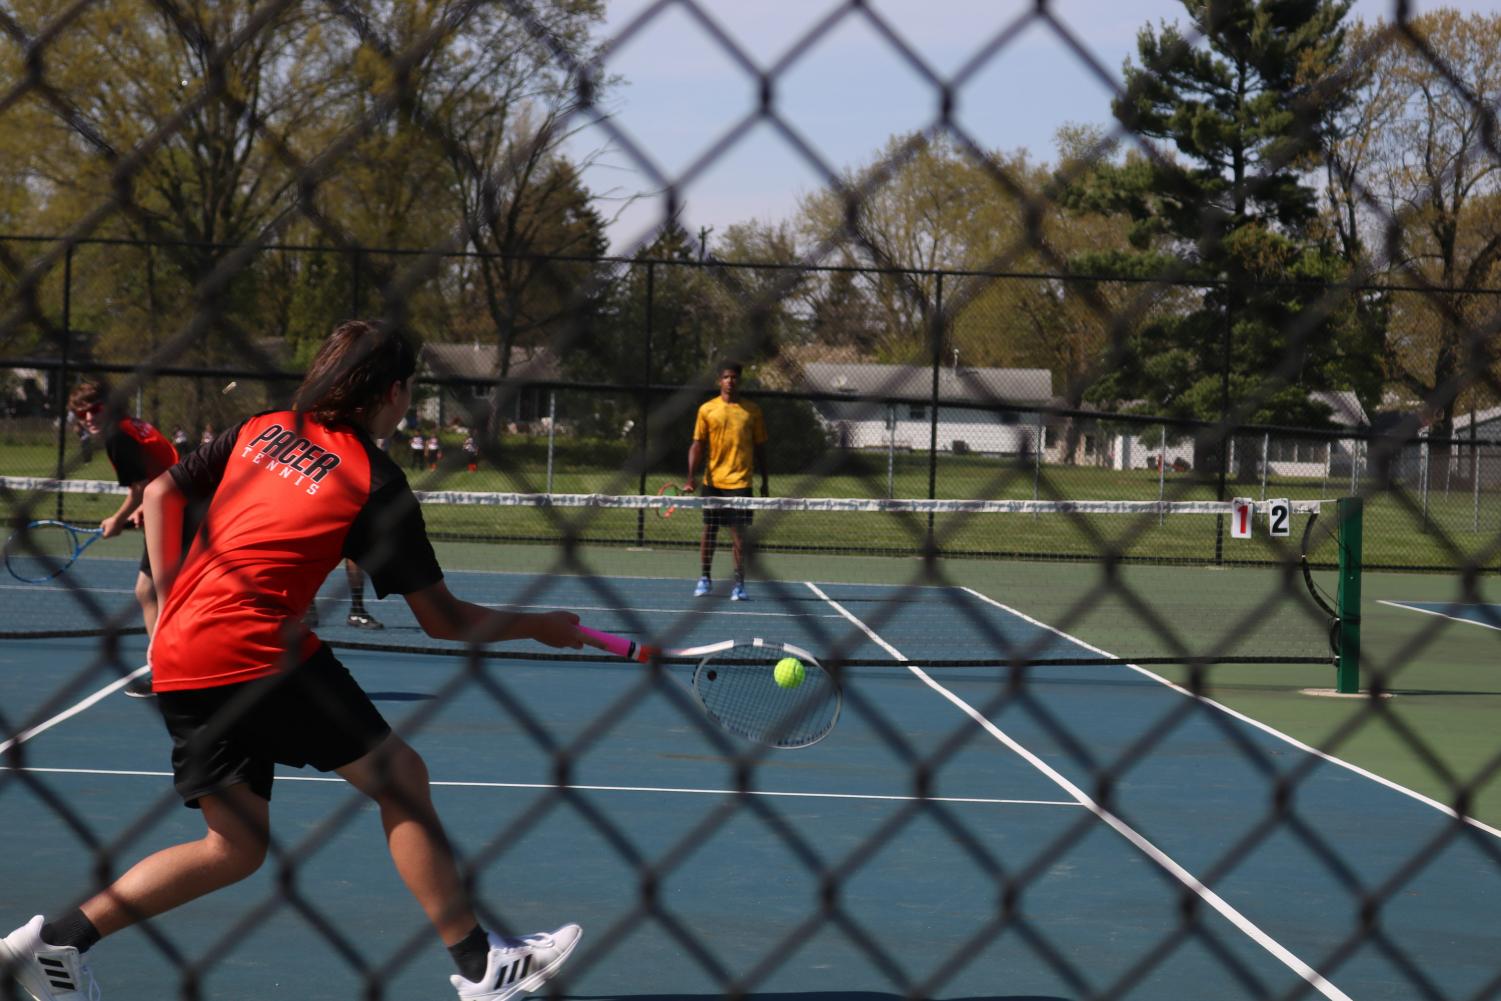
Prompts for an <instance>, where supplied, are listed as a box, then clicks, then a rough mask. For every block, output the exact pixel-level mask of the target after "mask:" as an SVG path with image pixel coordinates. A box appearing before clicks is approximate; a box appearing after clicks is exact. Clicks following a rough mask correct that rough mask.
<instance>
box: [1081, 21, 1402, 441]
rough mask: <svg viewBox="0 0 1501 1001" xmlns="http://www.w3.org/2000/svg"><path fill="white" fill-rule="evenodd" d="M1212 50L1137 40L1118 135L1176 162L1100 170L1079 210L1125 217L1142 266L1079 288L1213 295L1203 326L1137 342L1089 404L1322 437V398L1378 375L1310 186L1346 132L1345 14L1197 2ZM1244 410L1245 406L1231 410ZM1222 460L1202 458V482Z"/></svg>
mask: <svg viewBox="0 0 1501 1001" xmlns="http://www.w3.org/2000/svg"><path fill="white" fill-rule="evenodd" d="M1184 8H1185V10H1186V11H1187V14H1188V17H1189V19H1190V21H1191V22H1192V24H1193V26H1194V27H1195V28H1196V29H1197V30H1198V31H1199V32H1201V33H1202V35H1203V37H1202V39H1200V40H1198V41H1196V42H1195V41H1192V40H1190V39H1189V38H1188V37H1187V36H1186V35H1185V33H1184V32H1183V31H1181V30H1180V29H1179V28H1178V27H1177V26H1175V25H1164V26H1163V27H1162V28H1161V30H1160V31H1154V30H1153V29H1151V28H1146V29H1143V30H1142V31H1141V33H1140V34H1139V35H1138V54H1139V58H1140V66H1128V67H1127V69H1126V93H1125V96H1124V97H1122V98H1120V99H1118V100H1117V101H1116V102H1115V105H1114V111H1115V114H1116V117H1117V118H1118V119H1120V120H1121V121H1122V122H1123V123H1125V124H1126V125H1127V126H1129V127H1130V128H1131V129H1133V130H1134V131H1135V132H1136V133H1137V134H1139V135H1141V136H1143V137H1146V138H1148V139H1151V140H1158V141H1161V142H1164V143H1169V144H1171V145H1172V147H1173V149H1174V151H1175V154H1176V155H1174V156H1169V155H1167V154H1158V155H1154V156H1137V157H1134V158H1127V159H1126V160H1125V161H1123V162H1120V161H1110V162H1105V163H1101V164H1100V165H1099V166H1098V168H1097V169H1096V170H1095V171H1092V172H1091V173H1090V174H1089V175H1088V176H1086V177H1085V178H1082V179H1080V180H1079V181H1077V182H1076V183H1075V184H1073V185H1072V186H1071V189H1070V192H1069V197H1070V200H1071V204H1072V205H1073V206H1075V207H1077V208H1094V209H1097V210H1101V211H1105V212H1124V213H1126V214H1127V215H1128V216H1129V217H1130V218H1131V220H1132V228H1131V232H1130V239H1131V243H1132V247H1131V249H1130V250H1127V251H1121V252H1113V253H1104V254H1081V255H1079V257H1078V258H1077V259H1076V267H1077V268H1078V269H1079V270H1080V271H1083V272H1095V273H1103V274H1116V275H1120V276H1121V277H1126V278H1152V277H1183V278H1187V279H1190V280H1193V281H1197V282H1201V283H1203V286H1202V287H1203V291H1202V294H1201V295H1200V296H1199V297H1198V299H1197V301H1196V302H1194V303H1192V304H1191V305H1190V306H1189V308H1187V309H1185V310H1183V311H1182V312H1179V313H1176V314H1175V315H1168V316H1162V317H1159V318H1158V319H1157V320H1156V321H1155V322H1151V323H1148V324H1146V325H1144V326H1143V327H1142V329H1141V330H1139V331H1136V332H1131V333H1129V334H1128V335H1127V336H1126V337H1125V338H1124V339H1123V341H1122V342H1121V343H1120V344H1118V345H1117V347H1118V351H1119V354H1118V364H1117V366H1116V367H1115V368H1114V369H1113V371H1112V372H1111V373H1110V374H1108V375H1107V376H1105V377H1104V378H1102V379H1101V380H1100V381H1099V382H1098V383H1096V385H1095V386H1094V387H1093V388H1092V390H1091V396H1092V397H1093V398H1094V399H1096V400H1100V401H1102V402H1104V401H1109V402H1110V403H1112V404H1127V405H1129V406H1131V407H1132V409H1136V410H1138V411H1141V412H1149V413H1159V414H1164V415H1168V416H1177V417H1188V418H1198V419H1210V420H1214V419H1219V418H1221V417H1223V416H1226V415H1227V412H1229V415H1230V416H1233V417H1235V418H1238V419H1250V420H1254V421H1263V422H1272V423H1282V424H1294V425H1306V426H1317V425H1319V424H1321V423H1324V422H1325V421H1326V420H1327V409H1326V408H1324V407H1322V406H1320V405H1318V404H1314V403H1311V402H1310V401H1309V399H1308V392H1309V391H1310V390H1314V389H1331V388H1339V389H1344V388H1354V389H1355V390H1356V392H1357V393H1358V394H1359V395H1360V397H1361V399H1362V401H1364V402H1365V403H1367V405H1371V404H1373V403H1375V402H1376V401H1377V400H1378V399H1379V395H1380V375H1379V369H1378V367H1377V364H1376V361H1375V359H1376V358H1377V357H1379V351H1373V350H1372V345H1371V344H1370V343H1369V337H1370V331H1368V330H1366V329H1363V328H1362V327H1360V326H1359V325H1358V324H1355V323H1353V322H1352V321H1351V317H1350V315H1349V313H1350V306H1349V302H1348V300H1333V301H1331V299H1330V298H1329V297H1328V295H1327V286H1328V284H1329V283H1330V282H1334V281H1337V280H1338V279H1340V278H1341V277H1342V276H1343V275H1344V267H1343V264H1342V262H1341V260H1340V258H1339V256H1338V254H1337V252H1336V250H1337V248H1335V247H1334V246H1332V245H1331V244H1330V242H1329V241H1328V240H1327V239H1323V238H1321V232H1320V230H1319V227H1318V226H1317V220H1318V214H1317V201H1316V193H1315V191H1314V189H1313V188H1312V187H1310V186H1309V185H1308V184H1306V183H1304V174H1305V172H1306V171H1307V170H1308V169H1309V168H1310V166H1311V165H1312V164H1313V163H1314V162H1315V159H1314V158H1315V157H1316V156H1317V155H1318V154H1319V153H1320V151H1321V149H1322V148H1323V144H1324V143H1325V141H1326V137H1327V134H1328V131H1329V127H1330V122H1331V121H1332V119H1333V116H1334V114H1335V113H1336V112H1337V111H1338V109H1339V108H1340V107H1341V105H1342V102H1343V101H1344V100H1345V99H1346V98H1345V95H1344V92H1343V91H1341V90H1340V89H1339V87H1338V86H1337V84H1338V77H1337V74H1338V73H1339V71H1340V69H1341V59H1342V53H1343V47H1344V29H1343V28H1342V27H1341V25H1340V23H1341V20H1342V18H1343V17H1344V14H1345V12H1346V9H1347V8H1348V3H1347V2H1345V0H1228V2H1210V0H1184ZM1231 401H1238V405H1237V406H1235V407H1233V408H1232V407H1231ZM1210 459H1211V457H1210V456H1208V455H1206V456H1201V457H1200V464H1201V465H1202V464H1203V463H1204V462H1205V461H1206V460H1210Z"/></svg>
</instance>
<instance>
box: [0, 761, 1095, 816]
mask: <svg viewBox="0 0 1501 1001" xmlns="http://www.w3.org/2000/svg"><path fill="white" fill-rule="evenodd" d="M0 772H27V773H34V774H43V773H45V774H48V775H122V776H127V777H144V778H167V779H170V778H171V777H172V773H171V772H142V771H129V770H125V769H114V768H9V767H0ZM276 781H278V782H332V783H341V784H342V783H343V782H344V780H343V779H341V778H336V777H328V776H322V775H282V774H278V775H277V776H276ZM432 784H433V785H435V786H443V787H445V788H450V789H556V788H558V787H557V786H555V785H552V784H550V783H546V782H443V781H439V780H437V779H434V780H433V781H432ZM568 788H569V789H582V790H585V791H587V792H651V793H675V794H681V795H688V796H739V795H742V794H743V795H746V796H766V797H780V798H783V799H860V800H876V801H882V802H892V803H909V802H914V801H916V799H917V797H916V796H879V795H875V794H873V793H870V794H867V793H850V792H775V791H772V790H768V789H749V790H745V791H744V792H743V793H742V791H741V790H739V789H688V788H686V787H683V788H680V787H674V786H583V785H571V784H570V785H569V786H568ZM925 798H926V799H928V800H932V801H933V802H935V803H971V804H978V805H981V806H1069V807H1073V806H1078V805H1079V804H1078V803H1075V802H1073V801H1071V800H1061V799H986V798H983V797H975V796H928V797H925Z"/></svg>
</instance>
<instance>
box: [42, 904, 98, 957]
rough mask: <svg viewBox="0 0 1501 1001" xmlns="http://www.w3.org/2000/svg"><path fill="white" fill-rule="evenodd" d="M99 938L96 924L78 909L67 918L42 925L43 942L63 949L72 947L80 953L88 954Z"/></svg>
mask: <svg viewBox="0 0 1501 1001" xmlns="http://www.w3.org/2000/svg"><path fill="white" fill-rule="evenodd" d="M99 937H100V936H99V929H98V928H95V927H94V922H92V921H90V920H89V919H88V917H87V916H86V915H85V914H84V913H83V911H82V910H79V909H77V908H75V909H74V910H73V913H71V914H69V915H67V916H66V917H63V918H59V919H58V920H56V921H48V922H47V923H46V924H44V925H42V941H43V942H46V943H47V944H48V945H56V946H61V947H63V948H67V947H68V946H72V947H73V948H75V949H77V950H78V951H79V952H88V951H89V950H90V949H91V948H93V946H94V943H95V942H97V941H99Z"/></svg>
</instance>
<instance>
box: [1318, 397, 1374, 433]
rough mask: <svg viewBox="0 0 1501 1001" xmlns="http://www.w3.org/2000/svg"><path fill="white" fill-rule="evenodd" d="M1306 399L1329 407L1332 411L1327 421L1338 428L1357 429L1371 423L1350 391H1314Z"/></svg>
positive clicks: (1358, 400) (1357, 399) (1363, 408)
mask: <svg viewBox="0 0 1501 1001" xmlns="http://www.w3.org/2000/svg"><path fill="white" fill-rule="evenodd" d="M1308 398H1309V399H1310V400H1314V401H1316V402H1318V403H1322V404H1324V405H1326V406H1327V407H1329V409H1330V410H1331V411H1333V412H1332V413H1331V414H1330V415H1329V420H1330V422H1331V423H1333V424H1335V425H1337V426H1339V427H1344V428H1358V427H1366V426H1368V425H1369V424H1370V423H1371V422H1370V420H1369V418H1367V417H1366V412H1365V407H1362V406H1361V405H1360V399H1359V398H1358V397H1356V395H1355V393H1354V392H1353V391H1351V390H1348V389H1315V390H1313V391H1312V392H1310V393H1309V394H1308Z"/></svg>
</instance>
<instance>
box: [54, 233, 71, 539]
mask: <svg viewBox="0 0 1501 1001" xmlns="http://www.w3.org/2000/svg"><path fill="white" fill-rule="evenodd" d="M72 347H73V246H72V244H69V245H68V249H67V252H66V253H65V254H64V255H63V344H62V367H61V368H59V369H58V370H57V478H58V479H59V480H61V479H63V478H64V477H65V476H66V475H67V451H68V363H69V360H70V358H71V355H72ZM57 520H58V521H64V520H66V519H64V518H63V492H62V491H61V490H59V491H58V492H57Z"/></svg>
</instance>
